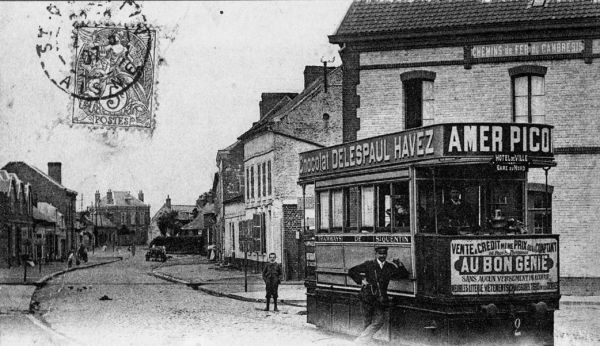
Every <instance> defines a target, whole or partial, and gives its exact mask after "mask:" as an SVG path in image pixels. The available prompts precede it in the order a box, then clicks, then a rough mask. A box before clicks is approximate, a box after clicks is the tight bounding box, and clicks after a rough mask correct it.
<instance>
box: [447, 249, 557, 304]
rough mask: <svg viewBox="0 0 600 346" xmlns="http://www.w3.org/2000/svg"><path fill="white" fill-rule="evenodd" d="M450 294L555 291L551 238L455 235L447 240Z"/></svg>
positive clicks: (553, 255) (555, 258) (554, 262)
mask: <svg viewBox="0 0 600 346" xmlns="http://www.w3.org/2000/svg"><path fill="white" fill-rule="evenodd" d="M450 263H451V268H450V272H451V274H450V283H451V291H452V294H453V295H498V294H500V295H509V294H527V293H542V292H557V291H558V268H557V264H558V241H557V239H554V238H520V239H457V240H453V241H452V242H451V243H450Z"/></svg>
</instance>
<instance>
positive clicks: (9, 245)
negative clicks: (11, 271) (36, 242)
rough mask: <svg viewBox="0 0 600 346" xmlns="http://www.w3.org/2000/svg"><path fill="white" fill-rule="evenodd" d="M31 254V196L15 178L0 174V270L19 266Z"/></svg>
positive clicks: (4, 171)
mask: <svg viewBox="0 0 600 346" xmlns="http://www.w3.org/2000/svg"><path fill="white" fill-rule="evenodd" d="M32 251H33V195H32V189H31V186H30V185H29V184H27V183H25V182H24V181H22V180H21V179H20V178H19V176H17V174H14V173H9V172H8V171H6V170H0V267H10V266H13V265H19V264H20V263H21V255H31V254H32Z"/></svg>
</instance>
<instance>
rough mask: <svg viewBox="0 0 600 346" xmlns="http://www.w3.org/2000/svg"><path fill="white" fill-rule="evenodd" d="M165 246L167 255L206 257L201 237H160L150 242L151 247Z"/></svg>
mask: <svg viewBox="0 0 600 346" xmlns="http://www.w3.org/2000/svg"><path fill="white" fill-rule="evenodd" d="M153 245H155V246H164V247H165V248H166V249H167V253H174V254H201V255H206V252H205V251H204V240H203V239H202V237H201V236H185V237H163V236H159V237H156V238H154V239H152V241H151V242H150V247H152V246H153Z"/></svg>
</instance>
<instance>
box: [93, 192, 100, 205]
mask: <svg viewBox="0 0 600 346" xmlns="http://www.w3.org/2000/svg"><path fill="white" fill-rule="evenodd" d="M94 201H95V202H96V207H98V206H99V205H100V191H98V190H96V195H95V198H94Z"/></svg>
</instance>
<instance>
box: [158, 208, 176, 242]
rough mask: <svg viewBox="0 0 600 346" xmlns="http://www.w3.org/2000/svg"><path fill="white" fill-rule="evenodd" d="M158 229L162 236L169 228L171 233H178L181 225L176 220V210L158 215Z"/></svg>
mask: <svg viewBox="0 0 600 346" xmlns="http://www.w3.org/2000/svg"><path fill="white" fill-rule="evenodd" d="M157 224H158V229H159V230H160V234H161V235H162V236H163V237H164V236H166V235H167V233H168V231H169V230H172V231H173V234H176V233H179V231H180V228H181V226H179V222H178V221H177V212H176V211H174V210H173V211H168V212H166V213H164V214H162V215H160V216H159V217H158V221H157Z"/></svg>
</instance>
